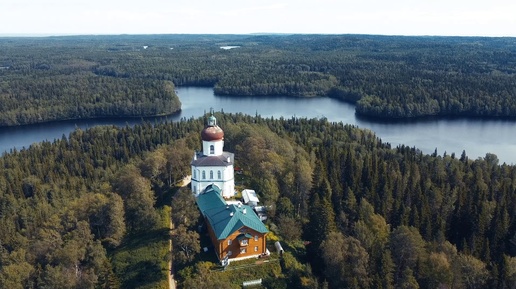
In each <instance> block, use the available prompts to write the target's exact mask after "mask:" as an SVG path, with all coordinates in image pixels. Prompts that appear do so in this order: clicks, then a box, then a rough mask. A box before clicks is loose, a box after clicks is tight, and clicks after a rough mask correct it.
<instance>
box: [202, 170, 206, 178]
mask: <svg viewBox="0 0 516 289" xmlns="http://www.w3.org/2000/svg"><path fill="white" fill-rule="evenodd" d="M202 179H203V180H205V179H206V172H205V171H202Z"/></svg>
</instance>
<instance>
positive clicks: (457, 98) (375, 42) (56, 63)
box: [0, 35, 516, 126]
mask: <svg viewBox="0 0 516 289" xmlns="http://www.w3.org/2000/svg"><path fill="white" fill-rule="evenodd" d="M146 42H152V43H153V45H152V47H148V48H147V49H143V48H142V44H141V43H146ZM228 42H229V43H231V42H238V45H239V46H240V48H238V49H232V50H223V49H220V48H219V47H220V45H221V43H228ZM513 46H514V40H513V39H512V38H478V37H399V36H369V35H275V36H272V35H269V36H263V35H256V36H249V35H210V36H207V35H153V36H146V35H138V36H127V35H123V36H105V37H103V36H68V37H46V38H3V39H0V49H1V50H2V51H3V52H4V53H3V54H2V56H0V66H1V67H2V69H0V78H1V79H2V82H1V83H0V116H1V117H0V126H6V125H19V124H29V123H37V122H45V121H53V120H62V119H78V118H95V117H119V116H126V117H127V116H138V117H140V116H149V115H162V114H170V113H174V112H177V111H179V110H180V106H181V104H180V102H179V100H178V98H177V96H176V95H175V92H174V86H187V85H196V86H210V87H214V89H215V93H216V94H219V95H233V96H278V95H287V96H296V97H314V96H329V97H334V98H338V99H341V100H343V101H348V102H353V103H356V104H357V107H356V111H357V113H358V114H361V115H365V116H374V117H382V118H407V117H419V116H433V115H440V116H450V115H453V116H477V117H485V116H493V117H514V116H516V100H515V98H514V94H515V89H516V85H515V84H514V81H513V75H514V73H515V72H516V71H515V68H514V65H513V63H514V61H515V55H514V53H513V50H512V49H513ZM170 48H173V49H170ZM28 55H30V57H28Z"/></svg>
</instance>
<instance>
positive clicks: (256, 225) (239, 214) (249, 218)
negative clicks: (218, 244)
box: [197, 185, 268, 240]
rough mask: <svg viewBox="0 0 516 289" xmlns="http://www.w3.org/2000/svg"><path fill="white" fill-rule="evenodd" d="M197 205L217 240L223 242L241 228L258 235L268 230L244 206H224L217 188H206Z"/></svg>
mask: <svg viewBox="0 0 516 289" xmlns="http://www.w3.org/2000/svg"><path fill="white" fill-rule="evenodd" d="M197 205H198V206H199V209H200V210H201V212H202V214H203V215H204V216H205V217H206V219H207V221H208V222H209V223H210V226H211V228H212V229H213V232H214V233H215V236H216V237H217V239H218V240H224V239H226V238H227V237H228V236H229V235H231V234H233V233H234V232H235V231H238V230H239V229H240V228H242V227H247V228H249V229H252V230H254V231H256V232H259V233H267V232H268V230H267V228H266V227H265V225H264V224H263V223H262V221H260V218H258V216H257V215H256V213H255V212H254V211H253V209H251V207H249V206H246V205H241V204H238V205H235V204H231V205H229V204H226V202H225V201H224V199H222V197H221V196H220V189H218V187H217V186H214V185H213V186H208V187H206V190H205V191H204V193H202V194H200V195H199V196H198V197H197Z"/></svg>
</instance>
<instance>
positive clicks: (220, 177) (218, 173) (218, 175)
mask: <svg viewBox="0 0 516 289" xmlns="http://www.w3.org/2000/svg"><path fill="white" fill-rule="evenodd" d="M217 177H219V180H221V179H222V172H221V171H218V172H217Z"/></svg>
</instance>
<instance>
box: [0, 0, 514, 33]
mask: <svg viewBox="0 0 516 289" xmlns="http://www.w3.org/2000/svg"><path fill="white" fill-rule="evenodd" d="M515 15H516V1H514V0H482V1H478V0H469V1H462V0H432V1H430V0H362V1H361V0H354V1H351V0H317V1H314V0H312V1H306V0H275V1H271V0H260V1H255V0H219V1H213V0H139V1H136V0H0V35H82V34H183V33H186V34H248V33H307V34H312V33H316V34H381V35H442V36H516V16H515Z"/></svg>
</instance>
